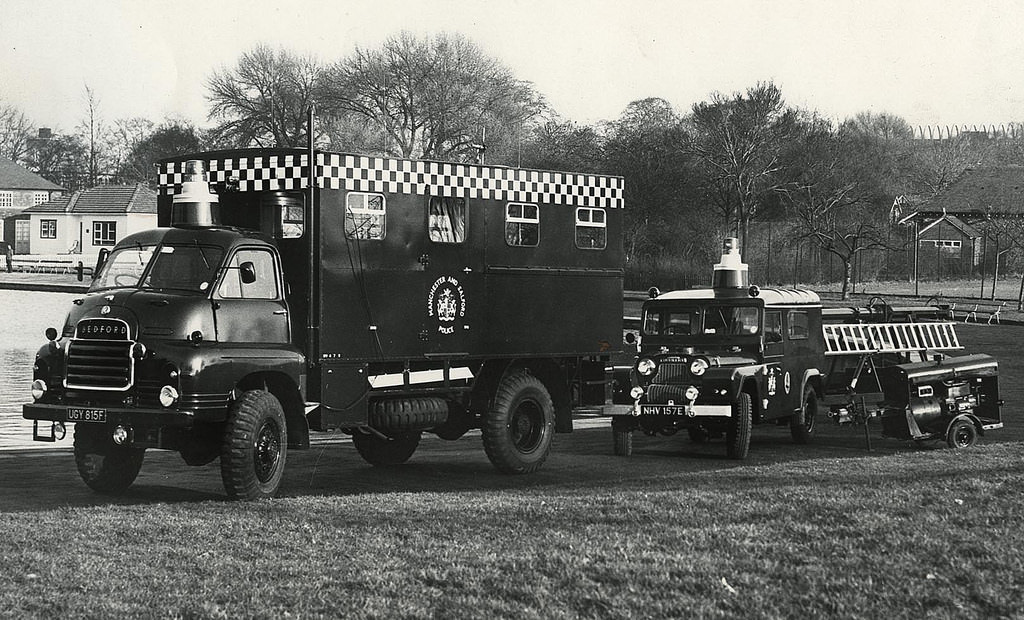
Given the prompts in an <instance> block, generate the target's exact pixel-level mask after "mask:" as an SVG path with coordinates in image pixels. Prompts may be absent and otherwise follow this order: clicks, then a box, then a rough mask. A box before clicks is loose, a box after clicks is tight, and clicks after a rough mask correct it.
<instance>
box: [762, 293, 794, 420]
mask: <svg viewBox="0 0 1024 620" xmlns="http://www.w3.org/2000/svg"><path fill="white" fill-rule="evenodd" d="M763 338H764V364H765V377H764V381H763V382H762V384H761V386H762V390H761V395H762V396H761V397H762V398H763V399H765V400H767V401H768V405H767V407H766V408H765V418H766V419H774V418H779V417H782V416H785V415H788V413H787V412H786V407H787V406H788V400H789V399H788V396H787V394H786V393H785V368H784V367H785V365H786V348H787V347H786V342H785V328H784V324H783V312H782V310H781V309H766V310H765V312H764V331H763Z"/></svg>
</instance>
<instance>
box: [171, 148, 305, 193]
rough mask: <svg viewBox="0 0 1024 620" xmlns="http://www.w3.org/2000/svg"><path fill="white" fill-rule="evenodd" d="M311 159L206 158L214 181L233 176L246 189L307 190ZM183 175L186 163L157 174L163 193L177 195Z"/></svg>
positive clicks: (277, 157)
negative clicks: (308, 166) (307, 176)
mask: <svg viewBox="0 0 1024 620" xmlns="http://www.w3.org/2000/svg"><path fill="white" fill-rule="evenodd" d="M308 162H309V156H308V155H299V154H294V155H291V154H289V155H266V156H256V157H245V156H238V157H224V158H221V159H205V160H203V163H204V164H205V166H206V172H207V175H208V179H209V180H210V182H211V183H221V182H225V181H229V180H232V179H233V180H236V181H238V189H239V190H241V191H243V192H259V191H263V190H277V191H283V190H294V189H304V188H306V187H308V185H309V183H308V180H307V179H306V166H307V164H308ZM184 176H185V162H183V161H181V162H171V163H168V164H165V165H164V166H163V167H161V168H160V170H159V171H158V174H157V181H158V183H159V184H160V193H161V194H174V193H175V191H176V188H177V187H180V186H181V182H182V181H183V180H184Z"/></svg>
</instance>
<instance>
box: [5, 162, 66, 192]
mask: <svg viewBox="0 0 1024 620" xmlns="http://www.w3.org/2000/svg"><path fill="white" fill-rule="evenodd" d="M0 189H35V190H40V191H42V190H46V191H51V192H52V191H61V190H63V189H64V188H63V187H61V186H60V185H57V184H56V183H52V182H50V181H47V180H46V179H44V178H43V177H41V176H39V175H38V174H36V173H35V172H32V171H31V170H28V169H27V168H24V167H22V166H19V165H18V164H16V163H14V162H13V161H11V160H9V159H7V158H5V157H0Z"/></svg>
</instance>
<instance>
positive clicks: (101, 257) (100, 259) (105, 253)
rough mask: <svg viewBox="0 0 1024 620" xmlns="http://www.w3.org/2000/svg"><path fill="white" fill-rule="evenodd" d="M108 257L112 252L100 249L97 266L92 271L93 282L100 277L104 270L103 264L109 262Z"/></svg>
mask: <svg viewBox="0 0 1024 620" xmlns="http://www.w3.org/2000/svg"><path fill="white" fill-rule="evenodd" d="M108 256H110V250H108V249H107V248H100V252H99V254H98V255H97V256H96V266H95V267H93V269H92V279H93V280H95V279H96V276H98V275H100V269H103V264H104V263H106V262H107V257H108Z"/></svg>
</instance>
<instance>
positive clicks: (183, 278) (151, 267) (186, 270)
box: [90, 244, 224, 292]
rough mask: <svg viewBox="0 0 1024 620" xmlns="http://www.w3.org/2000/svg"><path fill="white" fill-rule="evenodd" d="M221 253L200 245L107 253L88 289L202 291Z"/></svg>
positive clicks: (210, 282)
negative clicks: (123, 288)
mask: <svg viewBox="0 0 1024 620" xmlns="http://www.w3.org/2000/svg"><path fill="white" fill-rule="evenodd" d="M223 256H224V250H223V249H221V248H219V247H216V246H208V245H207V246H200V245H195V244H194V245H162V246H159V248H157V247H155V246H145V245H138V246H135V247H123V248H118V249H116V250H114V251H113V252H111V253H110V256H109V257H108V258H107V260H106V262H105V263H104V264H103V268H102V269H100V273H99V275H98V276H97V277H96V280H95V281H94V282H93V284H92V287H91V288H90V290H98V289H105V288H122V287H128V288H143V289H159V290H164V289H174V290H182V291H193V292H205V291H206V290H208V289H209V288H210V285H211V284H212V283H213V279H214V278H215V277H216V276H217V268H218V267H219V266H220V261H221V258H222V257H223Z"/></svg>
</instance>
